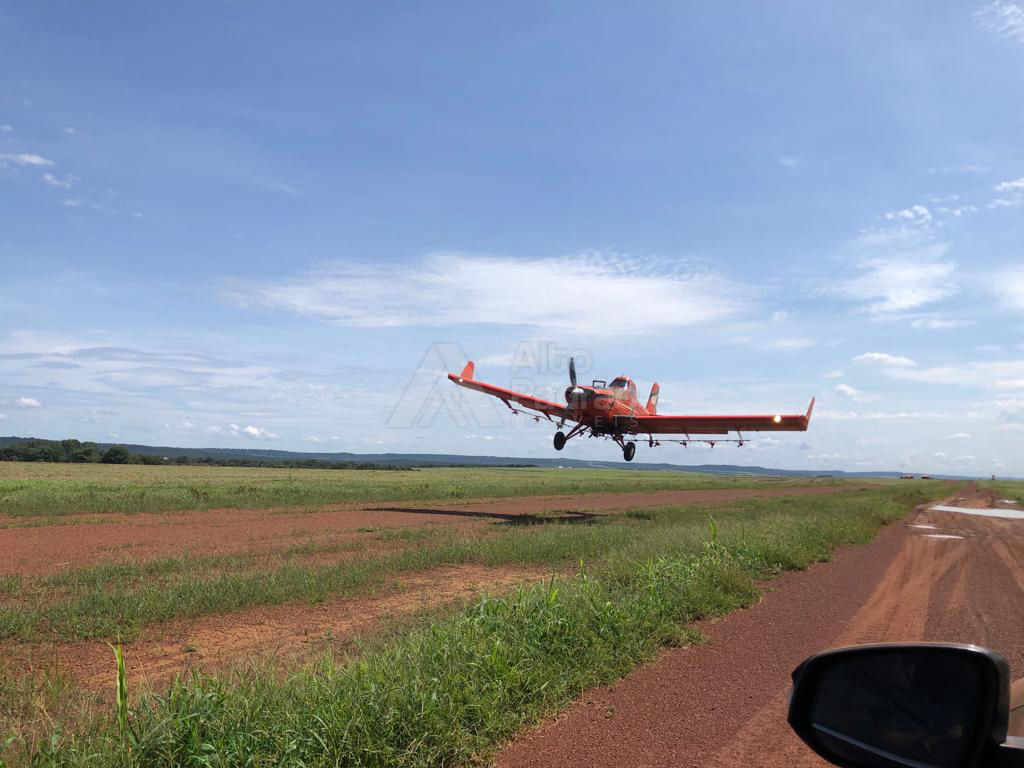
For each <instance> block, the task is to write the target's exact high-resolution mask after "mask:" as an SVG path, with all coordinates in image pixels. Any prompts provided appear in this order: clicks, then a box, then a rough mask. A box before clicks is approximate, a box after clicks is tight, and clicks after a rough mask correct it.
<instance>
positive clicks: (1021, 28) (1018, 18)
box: [974, 0, 1024, 43]
mask: <svg viewBox="0 0 1024 768" xmlns="http://www.w3.org/2000/svg"><path fill="white" fill-rule="evenodd" d="M974 22H975V24H976V25H977V26H978V28H979V29H982V30H984V31H986V32H989V33H991V34H993V35H995V36H996V37H1001V38H1004V39H1007V40H1017V41H1018V42H1021V43H1024V7H1021V6H1020V5H1018V4H1017V3H1012V2H1007V0H995V2H992V3H989V4H988V5H986V6H985V7H983V8H981V9H979V10H977V11H975V13H974Z"/></svg>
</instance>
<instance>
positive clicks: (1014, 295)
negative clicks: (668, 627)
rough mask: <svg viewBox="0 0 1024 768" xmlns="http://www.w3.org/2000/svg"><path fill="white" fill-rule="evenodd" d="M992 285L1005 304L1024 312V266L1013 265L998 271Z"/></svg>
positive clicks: (991, 282)
mask: <svg viewBox="0 0 1024 768" xmlns="http://www.w3.org/2000/svg"><path fill="white" fill-rule="evenodd" d="M990 287H991V289H992V291H993V292H994V293H995V294H996V295H997V296H998V297H999V298H1000V299H1001V300H1002V303H1003V305H1004V306H1006V307H1007V308H1009V309H1012V310H1015V311H1017V312H1024V267H1011V268H1009V269H1004V270H1002V271H1001V272H997V273H996V274H995V275H993V277H992V279H991V281H990Z"/></svg>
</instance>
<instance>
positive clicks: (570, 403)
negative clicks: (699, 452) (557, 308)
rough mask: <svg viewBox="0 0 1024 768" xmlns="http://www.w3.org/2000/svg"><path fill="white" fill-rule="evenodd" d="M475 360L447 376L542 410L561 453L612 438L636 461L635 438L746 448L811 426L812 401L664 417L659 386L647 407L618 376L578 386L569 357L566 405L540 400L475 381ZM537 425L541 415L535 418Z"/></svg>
mask: <svg viewBox="0 0 1024 768" xmlns="http://www.w3.org/2000/svg"><path fill="white" fill-rule="evenodd" d="M473 373H474V367H473V361H472V360H470V361H469V362H468V363H466V367H465V368H463V369H462V373H460V374H457V375H456V374H454V373H449V374H448V378H449V379H451V380H452V381H454V382H455V383H456V384H458V385H459V386H460V387H466V388H467V389H475V390H476V391H477V392H483V393H484V394H487V395H493V396H494V397H496V398H498V399H499V400H501V401H502V402H504V403H505V405H507V406H508V407H509V408H511V409H512V410H513V411H514V412H515V413H522V411H520V410H519V409H517V408H516V407H515V406H514V405H513V403H515V404H516V405H520V406H522V407H523V408H529V409H530V410H532V411H538V412H539V413H540V414H541V415H542V416H544V418H546V419H547V420H548V421H551V422H554V421H555V420H556V419H557V420H558V431H557V432H555V450H556V451H560V450H562V448H564V447H565V444H566V442H568V441H569V440H571V439H572V438H574V437H577V436H579V435H583V434H588V435H589V436H590V437H605V438H609V439H611V440H614V441H615V442H616V443H617V444H618V445H619V447H620V448H622V458H624V459H625V460H626V461H632V460H633V456H634V455H636V444H637V442H638V439H637V436H641V435H646V442H647V443H648V445H650V446H651V447H654V446H655V445H659V444H660V443H661V442H663V441H664V442H678V443H682V444H683V445H686V444H688V443H691V442H704V443H709V444H710V445H711V446H712V447H714V445H715V443H716V442H734V443H737V444H738V445H743V443H744V441H745V438H744V437H743V432H803V431H805V430H806V429H807V425H808V424H810V422H811V411H813V410H814V398H813V397H812V398H811V404H810V406H809V407H808V408H807V413H799V414H768V415H745V416H739V415H737V416H663V415H660V414H659V413H658V391H659V388H658V385H657V384H655V385H654V386H653V387H651V396H650V397H649V398H647V405H640V401H639V400H637V399H636V385H635V384H634V383H633V381H632V379H630V378H628V377H627V376H619V377H618V378H616V379H615V380H613V381H612V383H611V384H608V383H607V382H605V381H600V380H595V381H594V382H593V383H592V384H591V385H590V386H589V387H585V386H580V385H579V384H577V383H576V362H575V361H574V360H573V359H572V358H569V382H570V384H569V387H568V388H567V389H566V390H565V403H566V404H565V405H561V404H559V403H553V402H551V401H549V400H542V399H541V398H539V397H534V396H533V395H527V394H524V393H522V392H515V391H513V390H511V389H505V388H504V387H497V386H495V385H493V384H487V383H485V382H483V381H478V380H477V379H474V378H473ZM534 419H535V420H537V421H539V420H540V416H534ZM567 421H569V422H575V426H574V427H572V429H570V430H569V432H568V433H566V432H563V431H562V427H564V426H565V423H566V422H567ZM730 432H736V433H737V435H738V437H737V438H735V439H726V438H715V439H707V438H700V437H698V438H693V437H691V436H692V435H727V434H729V433H730ZM655 435H682V436H683V437H681V438H676V439H666V438H659V439H655V437H654V436H655Z"/></svg>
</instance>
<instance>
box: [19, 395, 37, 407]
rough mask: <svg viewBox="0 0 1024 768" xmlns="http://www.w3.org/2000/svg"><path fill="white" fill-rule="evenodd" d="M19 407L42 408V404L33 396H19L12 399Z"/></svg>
mask: <svg viewBox="0 0 1024 768" xmlns="http://www.w3.org/2000/svg"><path fill="white" fill-rule="evenodd" d="M14 404H15V405H17V406H18V407H19V408H42V407H43V404H42V403H41V402H39V401H38V400H36V399H35V398H34V397H19V398H18V399H17V400H15V401H14Z"/></svg>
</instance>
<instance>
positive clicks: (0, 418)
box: [0, 413, 7, 421]
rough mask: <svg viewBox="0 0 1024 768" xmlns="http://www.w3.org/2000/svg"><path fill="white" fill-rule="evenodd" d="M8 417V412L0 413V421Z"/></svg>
mask: <svg viewBox="0 0 1024 768" xmlns="http://www.w3.org/2000/svg"><path fill="white" fill-rule="evenodd" d="M6 418H7V414H6V413H0V421H3V420H4V419H6Z"/></svg>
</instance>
